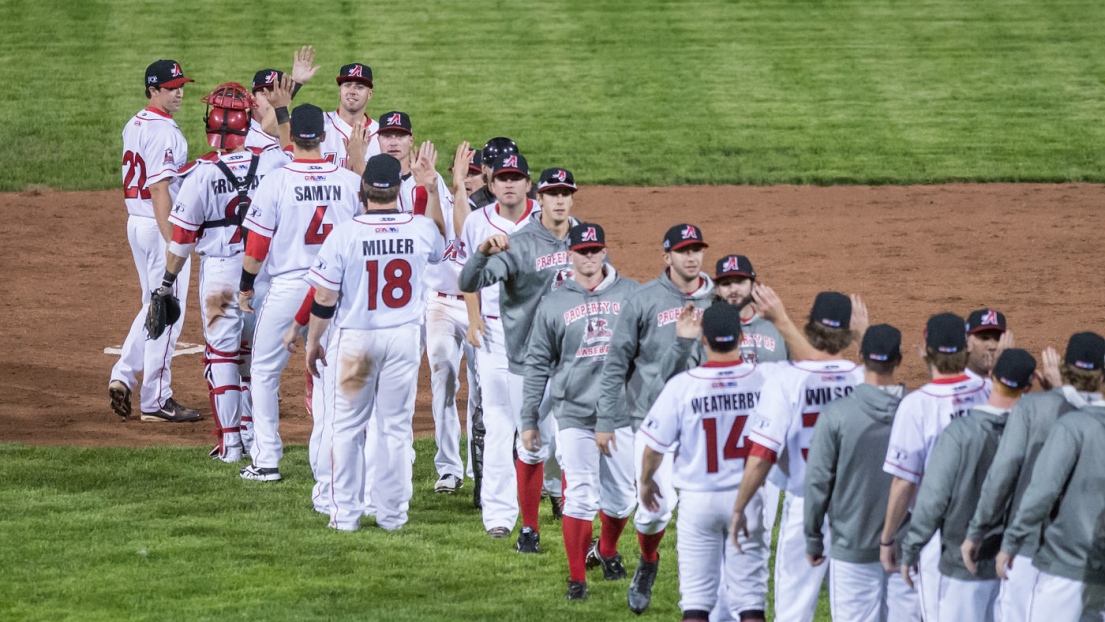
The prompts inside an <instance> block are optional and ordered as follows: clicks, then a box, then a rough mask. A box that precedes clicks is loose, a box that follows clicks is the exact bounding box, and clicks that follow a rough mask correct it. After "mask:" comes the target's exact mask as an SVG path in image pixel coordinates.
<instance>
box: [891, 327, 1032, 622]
mask: <svg viewBox="0 0 1105 622" xmlns="http://www.w3.org/2000/svg"><path fill="white" fill-rule="evenodd" d="M1035 371H1036V360H1035V359H1033V358H1032V355H1031V354H1029V353H1028V352H1026V351H1024V350H1018V349H1016V348H1010V349H1008V350H1006V351H1004V352H1002V354H1001V356H1000V357H998V360H997V362H996V363H994V366H993V371H992V378H993V380H994V390H993V392H991V393H990V397H989V401H988V402H987V403H986V404H985V405H981V406H975V407H974V408H973V409H971V411H970V412H969V413H967V415H965V416H962V417H959V418H957V419H954V420H953V421H951V422H950V423H949V424H948V426H947V428H945V429H944V431H943V432H942V433H941V434H940V437H939V438H938V439H937V441H936V446H935V447H933V449H932V452H931V458H930V459H929V463H928V465H927V466H926V467H925V477H924V479H923V480H921V487H920V490H918V492H917V502H916V503H915V504H914V506H913V516H912V519H911V521H910V524H909V531H908V532H907V533H906V535H905V537H904V538H903V539H902V559H901V573H902V577H903V578H904V579H905V580H906V582H907V583H910V584H912V577H911V575H910V572H911V570H913V569H914V566H915V564H916V563H917V558H918V557H919V555H920V551H921V547H922V546H923V545H924V544H925V543H926V542H928V541H929V539H931V538H933V537H934V534H935V533H936V531H937V529H939V530H940V540H941V542H940V561H939V589H938V590H937V598H938V601H937V605H936V607H937V612H938V613H937V615H939V616H940V617H939V618H936V619H938V620H964V621H966V622H974V621H978V622H990V621H992V620H994V601H995V600H996V599H997V595H998V587H999V586H998V579H997V573H996V571H995V568H994V563H993V561H992V560H993V558H994V556H995V555H996V554H997V549H998V543H999V542H1000V541H1001V534H1000V533H991V534H987V535H986V537H985V539H984V540H983V542H982V546H981V547H980V550H979V552H978V557H977V561H978V562H979V563H978V566H977V568H976V569H975V570H976V572H971V571H970V569H968V568H967V567H966V565H964V563H963V556H962V555H961V554H960V547H961V545H962V544H963V539H964V536H965V534H966V532H967V524H968V523H969V522H970V520H971V516H973V515H974V512H975V506H976V505H977V502H978V495H979V492H980V491H981V490H982V482H983V479H985V477H986V471H987V470H988V469H989V468H990V463H991V462H992V461H993V459H994V454H995V453H997V449H998V442H999V441H1000V440H1001V434H1002V431H1003V430H1004V429H1005V421H1006V416H1007V415H1008V414H1009V410H1010V409H1012V408H1013V406H1014V405H1015V404H1016V403H1017V400H1018V399H1019V398H1020V396H1021V393H1023V392H1024V391H1027V390H1028V389H1029V387H1030V386H1031V385H1032V375H1033V373H1035Z"/></svg>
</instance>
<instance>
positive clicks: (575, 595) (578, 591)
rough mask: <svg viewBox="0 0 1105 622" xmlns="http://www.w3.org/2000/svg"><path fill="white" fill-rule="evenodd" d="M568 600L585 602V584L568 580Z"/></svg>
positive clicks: (584, 582)
mask: <svg viewBox="0 0 1105 622" xmlns="http://www.w3.org/2000/svg"><path fill="white" fill-rule="evenodd" d="M568 600H587V582H586V581H572V580H571V579H568Z"/></svg>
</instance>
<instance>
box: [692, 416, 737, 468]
mask: <svg viewBox="0 0 1105 622" xmlns="http://www.w3.org/2000/svg"><path fill="white" fill-rule="evenodd" d="M747 420H748V415H737V418H736V419H734V420H733V427H732V428H730V429H729V436H727V437H726V438H725V447H723V448H722V450H721V457H722V459H723V460H734V459H736V458H747V457H748V448H747V447H742V446H741V445H742V443H741V434H743V433H744V423H745V421H747ZM702 431H703V432H705V433H706V472H707V473H717V469H718V461H717V452H718V447H717V419H716V418H715V417H708V418H706V419H703V420H702Z"/></svg>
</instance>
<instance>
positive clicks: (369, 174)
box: [361, 153, 403, 188]
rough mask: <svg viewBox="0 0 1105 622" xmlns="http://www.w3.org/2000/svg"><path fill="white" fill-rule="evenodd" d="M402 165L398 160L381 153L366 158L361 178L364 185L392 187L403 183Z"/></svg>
mask: <svg viewBox="0 0 1105 622" xmlns="http://www.w3.org/2000/svg"><path fill="white" fill-rule="evenodd" d="M402 175H403V167H402V165H400V164H399V160H396V159H395V158H394V157H392V156H390V155H388V154H386V153H381V154H379V155H374V156H372V157H371V158H369V159H368V163H366V164H365V167H364V175H362V176H361V179H362V180H363V181H364V183H365V185H366V186H372V187H373V188H394V187H396V186H398V185H399V184H401V183H403V179H402Z"/></svg>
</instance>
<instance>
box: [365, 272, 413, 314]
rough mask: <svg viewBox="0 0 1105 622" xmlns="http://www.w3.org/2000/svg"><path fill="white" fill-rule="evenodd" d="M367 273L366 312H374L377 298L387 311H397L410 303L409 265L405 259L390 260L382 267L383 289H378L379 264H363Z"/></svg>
mask: <svg viewBox="0 0 1105 622" xmlns="http://www.w3.org/2000/svg"><path fill="white" fill-rule="evenodd" d="M365 271H366V272H367V273H368V310H369V311H375V310H376V307H377V302H376V301H377V298H379V299H380V300H381V301H382V302H383V303H384V306H385V307H387V308H389V309H398V308H400V307H403V306H406V304H407V303H408V302H410V301H411V292H412V290H411V264H410V262H408V261H407V260H406V259H392V260H391V261H389V262H387V265H385V266H384V273H383V277H384V288H383V289H382V290H381V289H380V276H381V275H380V262H379V261H377V260H375V259H372V260H370V261H366V262H365Z"/></svg>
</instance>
